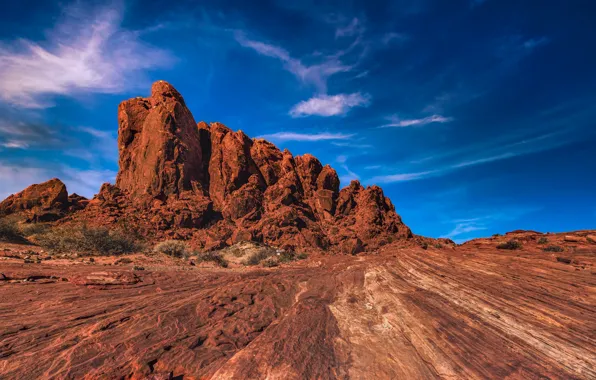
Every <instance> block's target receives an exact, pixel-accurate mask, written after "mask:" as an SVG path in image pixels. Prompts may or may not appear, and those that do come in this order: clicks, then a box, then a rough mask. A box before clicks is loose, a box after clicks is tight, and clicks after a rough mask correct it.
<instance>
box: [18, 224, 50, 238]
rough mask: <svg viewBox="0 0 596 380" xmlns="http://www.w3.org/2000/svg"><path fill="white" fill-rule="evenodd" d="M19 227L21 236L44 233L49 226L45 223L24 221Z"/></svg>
mask: <svg viewBox="0 0 596 380" xmlns="http://www.w3.org/2000/svg"><path fill="white" fill-rule="evenodd" d="M19 228H20V230H21V233H22V234H23V236H26V237H29V236H35V235H39V234H43V233H46V232H47V231H48V230H49V229H50V228H51V226H50V225H49V224H46V223H26V224H22V225H21V226H20V227H19Z"/></svg>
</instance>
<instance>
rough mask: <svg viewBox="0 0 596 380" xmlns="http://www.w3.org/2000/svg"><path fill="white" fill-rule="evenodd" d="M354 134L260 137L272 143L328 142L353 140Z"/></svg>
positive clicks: (304, 134)
mask: <svg viewBox="0 0 596 380" xmlns="http://www.w3.org/2000/svg"><path fill="white" fill-rule="evenodd" d="M353 136H354V135H353V134H345V133H327V132H321V133H296V132H277V133H272V134H268V135H262V136H259V138H263V139H266V140H271V141H277V142H282V141H327V140H347V139H350V138H352V137H353Z"/></svg>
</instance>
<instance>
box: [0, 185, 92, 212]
mask: <svg viewBox="0 0 596 380" xmlns="http://www.w3.org/2000/svg"><path fill="white" fill-rule="evenodd" d="M84 201H85V198H83V197H80V196H78V195H76V194H73V196H72V198H69V196H68V192H67V191H66V185H64V183H63V182H62V181H60V180H59V179H58V178H53V179H51V180H49V181H47V182H44V183H40V184H35V185H31V186H29V187H28V188H26V189H25V190H23V191H21V192H20V193H17V194H13V195H11V196H9V197H8V198H6V199H5V200H4V201H2V203H0V215H10V214H14V213H23V214H25V215H26V216H27V217H28V218H29V219H31V220H32V221H40V222H47V221H53V220H57V219H59V218H60V217H61V216H62V215H63V214H64V213H65V212H67V211H68V210H69V208H72V209H77V208H79V207H80V206H81V204H82V203H83V202H84Z"/></svg>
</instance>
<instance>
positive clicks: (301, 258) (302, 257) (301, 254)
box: [297, 252, 308, 260]
mask: <svg viewBox="0 0 596 380" xmlns="http://www.w3.org/2000/svg"><path fill="white" fill-rule="evenodd" d="M297 258H298V260H306V259H308V255H307V254H306V253H304V252H303V253H299V254H298V256H297Z"/></svg>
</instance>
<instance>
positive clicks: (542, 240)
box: [538, 236, 548, 244]
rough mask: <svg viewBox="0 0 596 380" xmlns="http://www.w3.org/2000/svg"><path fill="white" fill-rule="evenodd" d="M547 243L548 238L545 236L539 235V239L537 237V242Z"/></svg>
mask: <svg viewBox="0 0 596 380" xmlns="http://www.w3.org/2000/svg"><path fill="white" fill-rule="evenodd" d="M546 243H548V239H547V238H545V237H544V236H543V237H541V238H540V239H538V244H546Z"/></svg>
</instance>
